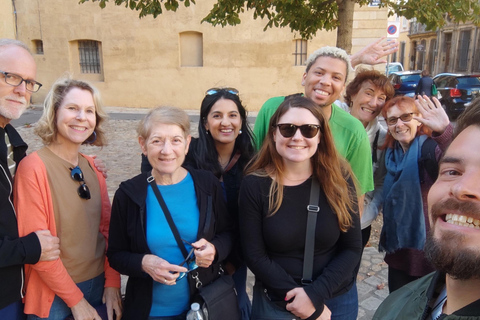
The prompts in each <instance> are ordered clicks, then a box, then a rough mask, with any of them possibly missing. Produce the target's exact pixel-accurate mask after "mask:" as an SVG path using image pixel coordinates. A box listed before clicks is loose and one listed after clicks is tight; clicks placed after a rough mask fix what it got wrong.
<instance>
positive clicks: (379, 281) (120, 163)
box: [17, 108, 388, 320]
mask: <svg viewBox="0 0 480 320" xmlns="http://www.w3.org/2000/svg"><path fill="white" fill-rule="evenodd" d="M134 110H136V111H137V113H139V110H138V109H134ZM112 111H115V112H114V113H113V114H111V117H110V120H109V121H108V124H107V128H106V129H107V137H108V143H109V144H108V146H106V147H104V148H103V149H100V148H98V147H83V148H82V152H84V153H86V154H96V155H97V156H98V157H99V158H101V159H103V160H104V161H105V163H106V165H107V167H108V179H107V186H108V193H109V196H110V198H111V199H113V196H114V194H115V191H116V189H117V188H118V185H119V184H120V183H121V182H122V181H124V180H127V179H129V178H131V177H133V176H135V175H137V174H138V173H140V162H141V150H140V147H139V145H138V139H137V134H136V128H137V125H138V120H133V119H132V120H116V116H115V115H114V114H117V112H118V114H122V112H123V111H124V110H118V109H110V108H109V112H112ZM145 113H146V111H145ZM189 114H191V116H193V117H192V118H195V116H196V119H197V120H196V121H192V128H191V131H192V134H193V135H194V136H196V132H197V125H198V111H196V112H195V111H192V112H189ZM135 118H141V116H140V114H137V115H136V116H135ZM20 120H22V118H21V119H20ZM17 130H18V132H19V133H20V135H21V136H22V137H23V138H24V140H25V142H27V143H28V145H29V149H28V152H29V153H30V152H32V151H35V150H38V149H40V148H41V147H42V146H43V145H42V142H41V139H40V138H38V137H37V136H36V135H35V134H34V133H33V127H26V126H22V127H17ZM253 283H254V277H253V275H252V274H251V273H250V274H249V277H248V284H247V286H248V287H247V291H248V293H249V294H251V292H252V288H253ZM386 283H387V265H386V264H385V263H384V262H383V255H382V254H380V253H379V252H378V251H377V249H375V248H372V247H368V248H365V251H364V254H363V257H362V264H361V267H360V271H359V274H358V278H357V289H358V298H359V315H358V319H360V320H369V319H371V318H372V316H373V314H374V312H375V310H376V308H377V307H378V305H379V304H380V303H381V302H382V300H383V299H384V298H385V297H386V296H387V295H388V288H387V286H386Z"/></svg>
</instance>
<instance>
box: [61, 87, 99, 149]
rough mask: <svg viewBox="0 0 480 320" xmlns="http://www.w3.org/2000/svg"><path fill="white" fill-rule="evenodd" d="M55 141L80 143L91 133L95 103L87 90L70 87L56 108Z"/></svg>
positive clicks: (94, 123)
mask: <svg viewBox="0 0 480 320" xmlns="http://www.w3.org/2000/svg"><path fill="white" fill-rule="evenodd" d="M56 117H57V122H56V126H57V135H56V139H55V142H57V143H60V144H63V143H65V144H69V143H73V144H76V145H81V144H82V143H83V142H84V141H85V140H87V139H88V137H90V135H92V133H93V131H94V130H95V125H96V114H95V103H94V101H93V96H92V94H91V93H90V91H88V90H82V89H79V88H76V87H74V88H72V89H70V91H69V92H68V93H67V94H66V95H65V97H64V98H63V101H62V103H61V104H60V106H59V107H58V109H57V112H56Z"/></svg>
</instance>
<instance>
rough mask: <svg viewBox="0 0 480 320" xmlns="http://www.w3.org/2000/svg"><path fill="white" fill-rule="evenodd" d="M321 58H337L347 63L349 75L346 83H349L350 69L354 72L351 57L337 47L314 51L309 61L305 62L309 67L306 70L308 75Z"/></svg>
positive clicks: (346, 77) (346, 76)
mask: <svg viewBox="0 0 480 320" xmlns="http://www.w3.org/2000/svg"><path fill="white" fill-rule="evenodd" d="M319 57H330V58H335V59H339V60H342V61H344V62H345V65H346V68H347V73H346V75H345V82H347V79H348V73H349V72H350V69H352V70H353V68H352V64H351V62H350V56H349V55H348V53H347V52H346V51H345V50H343V49H340V48H337V47H328V46H326V47H322V48H320V49H318V50H316V51H314V52H313V53H312V54H311V55H310V56H309V57H308V59H307V61H306V62H305V63H306V65H307V68H306V69H305V72H307V73H308V71H309V70H310V68H311V67H312V65H313V64H314V63H315V62H316V61H317V59H318V58H319Z"/></svg>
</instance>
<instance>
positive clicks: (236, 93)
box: [205, 88, 238, 96]
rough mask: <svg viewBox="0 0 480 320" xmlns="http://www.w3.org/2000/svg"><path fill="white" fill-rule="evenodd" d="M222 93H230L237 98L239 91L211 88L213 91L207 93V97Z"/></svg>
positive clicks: (209, 90)
mask: <svg viewBox="0 0 480 320" xmlns="http://www.w3.org/2000/svg"><path fill="white" fill-rule="evenodd" d="M222 91H225V92H228V93H230V94H233V95H235V96H237V95H238V90H237V89H235V88H211V89H208V90H207V91H206V92H205V95H206V96H211V95H212V94H217V93H219V92H222Z"/></svg>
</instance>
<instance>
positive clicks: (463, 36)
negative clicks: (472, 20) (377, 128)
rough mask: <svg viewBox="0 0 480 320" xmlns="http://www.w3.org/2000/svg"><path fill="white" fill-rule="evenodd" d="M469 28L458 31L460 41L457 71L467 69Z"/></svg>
mask: <svg viewBox="0 0 480 320" xmlns="http://www.w3.org/2000/svg"><path fill="white" fill-rule="evenodd" d="M470 35H471V30H464V31H462V32H460V41H459V42H458V68H457V70H458V71H467V67H468V52H469V50H470Z"/></svg>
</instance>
